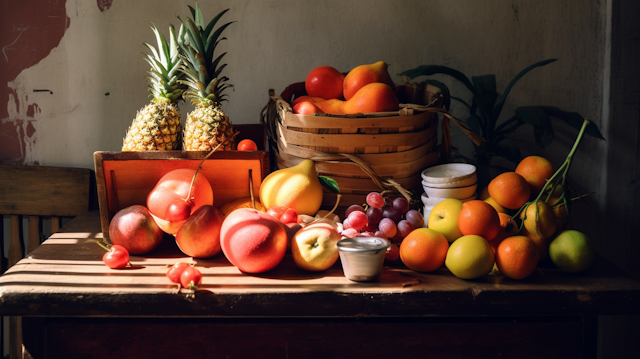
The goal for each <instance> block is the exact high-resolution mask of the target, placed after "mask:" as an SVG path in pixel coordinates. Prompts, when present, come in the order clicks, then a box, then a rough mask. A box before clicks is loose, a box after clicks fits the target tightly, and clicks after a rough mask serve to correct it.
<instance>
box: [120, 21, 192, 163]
mask: <svg viewBox="0 0 640 359" xmlns="http://www.w3.org/2000/svg"><path fill="white" fill-rule="evenodd" d="M151 30H153V32H154V33H155V35H156V39H157V42H158V50H157V51H156V49H155V48H154V47H153V46H151V45H149V44H147V43H145V44H144V45H145V46H146V47H147V48H149V50H151V55H149V54H143V56H144V59H145V61H147V62H148V63H149V65H151V69H150V70H149V72H148V74H149V75H148V76H146V77H145V79H146V80H147V83H148V84H149V91H150V92H151V95H149V97H153V99H152V100H151V102H150V103H149V104H148V105H146V106H145V107H143V108H142V109H141V110H139V111H138V113H137V114H136V118H135V119H134V120H133V123H132V124H131V126H130V127H129V130H128V131H127V134H126V136H125V138H124V140H123V145H122V150H123V151H154V150H176V149H179V148H180V146H181V145H182V138H181V136H182V119H181V117H180V110H179V109H178V104H177V101H178V100H180V99H181V96H182V92H183V90H182V89H181V88H180V86H179V84H178V80H180V79H181V78H182V76H183V74H182V72H180V71H179V69H180V65H181V64H182V62H183V59H182V58H181V57H180V55H179V51H178V41H177V38H176V34H175V30H174V28H173V26H171V25H170V26H169V31H170V33H171V40H170V44H169V45H167V41H166V39H165V37H164V36H163V35H162V34H161V33H160V32H159V31H158V29H157V28H156V27H155V26H154V25H153V24H151ZM180 33H182V27H181V28H180Z"/></svg>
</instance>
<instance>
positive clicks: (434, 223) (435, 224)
mask: <svg viewBox="0 0 640 359" xmlns="http://www.w3.org/2000/svg"><path fill="white" fill-rule="evenodd" d="M461 210H462V201H461V200H459V199H455V198H447V199H445V200H444V201H442V202H440V203H438V204H436V205H435V206H433V209H432V210H431V214H429V221H428V222H427V226H428V227H429V228H431V229H433V230H436V231H438V232H440V233H442V234H443V235H444V236H445V238H447V241H448V242H449V243H451V242H453V241H455V240H456V239H458V238H460V237H462V232H460V228H459V227H458V217H459V216H460V211H461Z"/></svg>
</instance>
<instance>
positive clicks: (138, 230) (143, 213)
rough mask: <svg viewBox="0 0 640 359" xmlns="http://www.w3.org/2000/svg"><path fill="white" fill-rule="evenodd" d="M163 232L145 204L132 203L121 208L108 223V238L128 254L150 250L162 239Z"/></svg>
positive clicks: (143, 252)
mask: <svg viewBox="0 0 640 359" xmlns="http://www.w3.org/2000/svg"><path fill="white" fill-rule="evenodd" d="M163 236H164V232H162V230H161V229H160V227H158V225H157V224H156V222H155V221H154V220H153V218H152V217H151V214H150V213H149V210H148V209H147V207H145V206H141V205H137V204H136V205H133V206H130V207H127V208H124V209H121V210H120V211H118V213H116V215H115V216H113V218H112V219H111V223H109V238H111V242H112V243H113V244H117V245H120V246H123V247H124V248H126V249H127V251H129V253H130V254H145V253H148V252H151V251H152V250H153V249H154V248H156V247H157V246H158V245H159V244H160V242H161V241H162V237H163Z"/></svg>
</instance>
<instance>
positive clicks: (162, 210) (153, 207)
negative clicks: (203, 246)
mask: <svg viewBox="0 0 640 359" xmlns="http://www.w3.org/2000/svg"><path fill="white" fill-rule="evenodd" d="M195 173H196V170H193V169H189V168H180V169H176V170H173V171H170V172H168V173H166V174H165V175H164V176H162V178H160V180H159V181H158V183H157V184H156V186H155V187H154V188H153V190H151V192H150V193H149V195H148V196H147V207H148V208H149V212H150V213H151V215H152V216H153V218H154V219H155V220H156V223H158V226H160V228H162V230H163V231H165V232H167V233H169V234H176V233H178V230H179V229H180V227H181V226H182V225H183V224H184V223H185V222H186V219H183V220H176V221H171V220H169V219H170V218H175V216H176V212H174V211H177V210H176V207H179V206H176V204H177V203H180V202H179V201H182V202H184V204H186V205H187V206H188V207H189V208H190V214H192V213H193V212H194V211H196V210H197V209H198V208H200V207H201V206H203V205H205V204H208V205H213V190H212V189H211V185H210V184H209V181H208V180H207V178H206V177H205V176H204V175H203V174H201V173H200V172H198V174H197V176H196V179H195V181H193V188H191V182H192V180H193V176H194V174H195ZM190 189H191V190H190ZM181 206H184V205H181ZM183 209H184V208H183Z"/></svg>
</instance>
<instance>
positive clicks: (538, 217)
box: [520, 201, 557, 260]
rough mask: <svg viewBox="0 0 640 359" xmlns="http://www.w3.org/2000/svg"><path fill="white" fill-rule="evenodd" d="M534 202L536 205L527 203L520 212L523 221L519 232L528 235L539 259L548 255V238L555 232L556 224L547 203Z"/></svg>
mask: <svg viewBox="0 0 640 359" xmlns="http://www.w3.org/2000/svg"><path fill="white" fill-rule="evenodd" d="M536 204H537V206H534V205H533V203H532V204H529V205H527V207H526V208H525V209H524V210H523V211H522V212H520V218H521V219H522V222H523V223H522V230H521V234H522V235H524V236H527V237H529V239H531V240H532V241H533V243H535V244H536V246H538V251H539V253H540V260H543V259H546V258H547V257H548V255H549V238H551V237H552V236H553V234H554V233H555V232H556V229H557V224H556V216H555V215H554V214H553V210H552V209H551V207H550V206H549V205H548V204H546V203H544V202H542V201H538V202H537V203H536ZM536 208H537V211H536Z"/></svg>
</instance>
